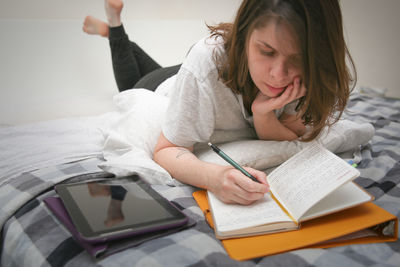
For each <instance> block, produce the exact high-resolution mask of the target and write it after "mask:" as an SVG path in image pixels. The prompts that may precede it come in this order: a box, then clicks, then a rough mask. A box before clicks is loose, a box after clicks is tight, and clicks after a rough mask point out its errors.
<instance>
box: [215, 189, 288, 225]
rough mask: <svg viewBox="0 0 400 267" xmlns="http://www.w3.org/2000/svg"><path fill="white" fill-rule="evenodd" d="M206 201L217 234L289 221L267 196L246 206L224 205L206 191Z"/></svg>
mask: <svg viewBox="0 0 400 267" xmlns="http://www.w3.org/2000/svg"><path fill="white" fill-rule="evenodd" d="M208 201H209V204H210V207H211V210H212V212H213V219H214V225H215V226H216V228H217V229H218V231H219V232H226V231H233V230H239V229H243V228H248V227H255V226H259V225H263V224H269V223H276V222H283V221H286V222H287V221H289V222H293V221H292V220H291V219H290V218H289V216H288V215H286V213H285V212H284V211H282V209H281V208H280V207H279V205H278V204H277V203H276V202H275V201H274V200H273V199H272V198H271V196H270V195H269V194H265V197H264V198H262V199H260V200H259V201H257V202H255V203H253V204H251V205H248V206H244V205H239V204H226V203H223V202H222V201H220V200H219V199H218V198H217V197H216V196H215V195H214V194H213V193H211V192H209V191H208Z"/></svg>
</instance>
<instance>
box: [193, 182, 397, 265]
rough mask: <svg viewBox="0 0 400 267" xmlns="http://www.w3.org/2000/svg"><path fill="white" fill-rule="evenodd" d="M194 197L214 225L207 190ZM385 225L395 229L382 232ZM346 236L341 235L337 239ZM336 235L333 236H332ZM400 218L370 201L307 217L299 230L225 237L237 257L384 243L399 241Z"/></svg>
mask: <svg viewBox="0 0 400 267" xmlns="http://www.w3.org/2000/svg"><path fill="white" fill-rule="evenodd" d="M193 197H194V199H195V200H196V202H197V204H198V205H199V207H200V209H201V210H202V211H203V213H204V215H205V217H206V220H207V222H208V223H209V224H210V226H211V227H213V222H212V216H211V212H210V210H209V205H208V199H207V193H206V191H204V190H200V191H196V192H194V193H193ZM383 225H389V226H390V227H389V228H387V229H392V231H389V232H386V233H385V234H383V233H382V231H381V228H382V226H383ZM372 227H375V229H376V231H377V232H379V234H378V235H375V236H367V237H354V236H353V237H352V238H350V236H347V235H349V234H352V233H355V232H358V231H360V230H364V229H370V228H372ZM340 237H343V238H342V239H338V238H340ZM333 239H334V240H333ZM397 239H398V219H397V217H396V216H394V215H393V214H391V213H389V212H387V211H386V210H384V209H382V208H380V207H379V206H377V205H375V204H373V203H371V202H369V203H365V204H362V205H359V206H357V207H353V208H349V209H346V210H343V211H340V212H336V213H333V214H330V215H326V216H323V217H320V218H316V219H313V220H310V221H306V222H304V223H302V224H301V227H300V229H299V230H294V231H289V232H281V233H273V234H262V235H257V236H250V237H240V238H232V239H225V240H222V244H223V245H224V247H225V250H226V251H227V253H228V254H229V256H230V257H231V258H233V259H235V260H248V259H252V258H258V257H263V256H267V255H272V254H278V253H282V252H287V251H291V250H295V249H300V248H328V247H334V246H343V245H350V244H366V243H382V242H390V241H397Z"/></svg>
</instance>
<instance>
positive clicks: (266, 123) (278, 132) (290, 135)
mask: <svg viewBox="0 0 400 267" xmlns="http://www.w3.org/2000/svg"><path fill="white" fill-rule="evenodd" d="M253 118H254V128H255V130H256V133H257V136H258V138H259V139H260V140H275V141H291V140H295V139H297V138H298V136H297V134H296V133H295V132H293V131H292V130H290V129H289V128H287V127H286V126H285V125H283V124H282V123H281V122H280V121H279V120H278V118H277V117H276V116H275V113H274V112H273V111H271V112H269V113H268V114H267V115H263V116H258V115H257V114H254V116H253Z"/></svg>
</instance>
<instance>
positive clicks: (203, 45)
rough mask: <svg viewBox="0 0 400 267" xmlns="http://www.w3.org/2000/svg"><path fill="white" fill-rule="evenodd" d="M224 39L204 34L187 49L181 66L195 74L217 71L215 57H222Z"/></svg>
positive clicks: (203, 74)
mask: <svg viewBox="0 0 400 267" xmlns="http://www.w3.org/2000/svg"><path fill="white" fill-rule="evenodd" d="M224 55H225V49H224V41H223V39H222V38H221V37H218V36H210V35H208V36H206V37H204V38H202V39H200V40H199V41H198V42H197V43H195V44H194V45H193V46H192V47H191V48H190V50H189V52H188V54H187V56H186V58H185V60H184V62H183V64H182V67H183V68H184V69H186V70H188V71H190V72H191V73H193V74H194V75H195V76H199V77H205V76H207V75H208V74H209V73H210V72H215V71H217V64H216V58H221V57H224Z"/></svg>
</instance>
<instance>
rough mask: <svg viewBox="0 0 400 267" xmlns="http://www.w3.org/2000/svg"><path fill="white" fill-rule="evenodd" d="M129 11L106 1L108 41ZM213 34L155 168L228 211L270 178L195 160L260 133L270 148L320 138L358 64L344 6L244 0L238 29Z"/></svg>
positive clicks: (188, 62) (182, 81)
mask: <svg viewBox="0 0 400 267" xmlns="http://www.w3.org/2000/svg"><path fill="white" fill-rule="evenodd" d="M116 2H119V3H120V5H119V6H118V5H115V3H116ZM107 6H108V7H107ZM107 8H108V11H107ZM118 8H119V9H118ZM110 9H111V10H114V11H113V12H110ZM121 9H122V2H120V1H119V0H106V12H107V14H111V16H108V19H109V25H110V29H109V30H110V37H109V38H110V43H111V42H112V41H111V40H112V38H111V37H112V34H111V32H112V30H113V28H114V26H117V27H122V25H121V22H120V19H119V14H120V11H121ZM118 10H119V12H118ZM113 14H114V15H115V16H114V17H116V19H114V20H112V19H111V20H110V17H112V15H113ZM114 22H115V23H114ZM210 30H211V35H210V36H209V37H207V38H204V39H202V40H200V41H199V42H198V43H197V44H195V45H194V46H193V47H192V48H191V50H190V52H189V54H188V55H187V57H186V59H185V61H184V62H183V64H182V66H180V69H179V72H178V73H177V75H176V76H175V77H174V78H175V80H174V83H173V86H171V88H170V105H169V108H168V110H167V116H166V119H165V122H164V124H163V126H162V133H161V135H160V137H159V140H158V143H157V145H156V147H155V152H154V160H155V161H156V162H157V163H158V164H160V165H161V166H162V167H164V168H165V169H166V170H167V171H168V172H169V173H170V174H171V176H173V177H174V178H176V179H178V180H180V181H182V182H184V183H188V184H191V185H194V186H197V187H201V188H205V189H207V190H210V191H212V192H213V193H214V194H215V195H216V196H217V197H218V198H219V199H221V200H222V201H224V202H226V203H240V204H250V203H252V202H254V201H256V200H258V199H259V198H261V197H262V196H263V194H264V193H266V192H267V191H268V184H267V182H266V175H265V174H264V173H263V172H260V171H258V170H254V169H252V168H247V170H248V171H249V172H250V173H251V174H252V175H253V176H255V177H256V178H257V179H258V180H259V181H260V183H256V182H253V181H252V180H250V179H249V178H247V177H246V176H245V175H243V174H242V173H241V172H240V171H238V170H236V169H234V168H232V167H230V166H221V165H217V164H211V163H207V162H203V161H201V160H199V159H198V158H197V157H196V156H195V155H194V154H193V152H194V151H195V150H196V149H199V148H201V147H202V145H204V144H206V143H207V142H210V141H211V142H215V143H222V142H229V141H234V140H239V139H241V138H249V137H251V136H252V134H254V136H255V137H258V138H259V139H262V140H295V139H297V138H301V139H302V140H304V141H310V140H313V139H315V138H316V137H317V136H318V134H319V133H320V132H321V130H322V129H323V128H324V127H326V126H329V125H332V124H333V123H335V122H336V121H337V120H338V119H339V117H340V116H341V114H342V112H343V110H344V108H345V106H346V104H347V99H348V96H349V94H350V90H351V88H350V83H351V82H352V77H351V72H350V70H349V69H348V68H347V66H346V59H348V62H349V63H350V67H351V68H352V70H353V73H354V74H355V70H354V65H353V64H352V60H351V57H350V55H349V53H348V50H347V47H346V44H345V41H344V37H343V26H342V16H341V11H340V6H339V3H338V1H337V0H244V1H243V2H242V4H241V6H240V8H239V10H238V12H237V16H236V18H235V21H234V22H233V23H232V24H226V23H223V24H220V25H217V26H215V27H210ZM111 49H112V51H113V46H112V45H111ZM126 50H129V49H128V48H126ZM113 59H114V54H113ZM124 60H125V59H124ZM114 64H115V63H114ZM139 65H140V64H139ZM114 71H115V72H117V71H116V69H115V68H114ZM149 75H150V74H149ZM116 78H117V80H118V75H117V74H116Z"/></svg>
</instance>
